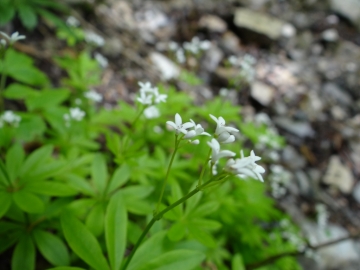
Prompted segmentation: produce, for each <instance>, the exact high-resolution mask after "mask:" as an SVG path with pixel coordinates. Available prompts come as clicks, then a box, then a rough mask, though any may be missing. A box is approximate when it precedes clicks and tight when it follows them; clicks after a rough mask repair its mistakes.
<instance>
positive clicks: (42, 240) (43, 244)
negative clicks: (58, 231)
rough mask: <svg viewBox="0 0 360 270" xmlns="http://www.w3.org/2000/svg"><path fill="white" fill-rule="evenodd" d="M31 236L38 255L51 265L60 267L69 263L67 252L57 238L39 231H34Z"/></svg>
mask: <svg viewBox="0 0 360 270" xmlns="http://www.w3.org/2000/svg"><path fill="white" fill-rule="evenodd" d="M33 236H34V239H35V243H36V246H37V247H38V249H39V250H40V253H41V254H42V255H43V256H44V257H45V258H46V259H47V260H48V261H49V262H51V263H52V264H53V265H57V266H61V265H68V264H69V263H70V258H69V253H68V250H67V248H66V246H65V244H64V242H63V241H62V240H61V239H60V238H59V237H58V236H56V235H54V234H52V233H49V232H46V231H40V230H35V231H34V232H33Z"/></svg>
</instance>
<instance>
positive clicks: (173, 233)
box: [167, 222, 186, 242]
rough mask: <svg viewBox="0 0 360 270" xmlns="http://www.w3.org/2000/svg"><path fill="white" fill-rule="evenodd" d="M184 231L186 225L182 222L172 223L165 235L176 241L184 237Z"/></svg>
mask: <svg viewBox="0 0 360 270" xmlns="http://www.w3.org/2000/svg"><path fill="white" fill-rule="evenodd" d="M185 233H186V226H185V224H184V223H182V222H176V223H174V224H173V225H172V226H171V228H170V229H169V231H168V233H167V236H168V237H169V239H170V240H171V241H174V242H177V241H180V240H181V239H183V238H184V236H185Z"/></svg>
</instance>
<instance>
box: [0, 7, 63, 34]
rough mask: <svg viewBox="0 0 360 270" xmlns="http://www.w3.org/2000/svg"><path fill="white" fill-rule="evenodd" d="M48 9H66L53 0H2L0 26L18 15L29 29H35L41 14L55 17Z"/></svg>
mask: <svg viewBox="0 0 360 270" xmlns="http://www.w3.org/2000/svg"><path fill="white" fill-rule="evenodd" d="M47 9H52V10H56V11H63V12H64V11H66V8H65V6H64V5H62V4H60V3H58V2H56V1H51V0H2V1H1V2H0V26H3V25H5V24H7V23H8V22H9V21H11V20H12V19H13V18H14V17H15V15H17V16H18V17H19V19H20V21H21V23H22V24H23V25H24V26H25V27H26V28H27V29H29V30H33V29H34V28H35V27H36V26H37V24H38V16H39V15H44V13H45V14H50V16H54V17H55V15H53V14H52V13H50V12H49V11H47ZM50 16H46V17H47V18H49V17H50Z"/></svg>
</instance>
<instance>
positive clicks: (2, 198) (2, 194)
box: [0, 190, 12, 218]
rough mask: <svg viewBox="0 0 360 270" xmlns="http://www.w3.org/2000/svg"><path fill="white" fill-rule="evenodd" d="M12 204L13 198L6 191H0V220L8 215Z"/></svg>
mask: <svg viewBox="0 0 360 270" xmlns="http://www.w3.org/2000/svg"><path fill="white" fill-rule="evenodd" d="M11 203H12V196H11V194H9V193H8V192H6V191H4V190H0V218H1V217H2V216H3V215H5V214H6V212H7V210H8V209H9V207H10V205H11Z"/></svg>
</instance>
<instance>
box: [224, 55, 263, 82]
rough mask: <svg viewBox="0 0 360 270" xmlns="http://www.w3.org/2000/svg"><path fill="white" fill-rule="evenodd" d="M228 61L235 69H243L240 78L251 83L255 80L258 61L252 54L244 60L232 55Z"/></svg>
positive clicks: (244, 57)
mask: <svg viewBox="0 0 360 270" xmlns="http://www.w3.org/2000/svg"><path fill="white" fill-rule="evenodd" d="M228 61H229V63H230V64H231V65H233V66H234V67H239V68H241V71H240V76H241V77H243V78H245V79H246V81H248V82H251V81H253V80H254V78H255V75H256V73H255V68H254V65H255V64H256V59H255V58H254V57H253V56H251V55H250V54H245V55H244V56H243V57H242V58H238V57H237V56H235V55H232V56H230V57H229V58H228Z"/></svg>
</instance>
